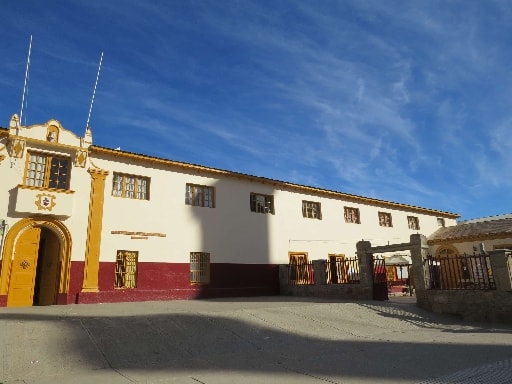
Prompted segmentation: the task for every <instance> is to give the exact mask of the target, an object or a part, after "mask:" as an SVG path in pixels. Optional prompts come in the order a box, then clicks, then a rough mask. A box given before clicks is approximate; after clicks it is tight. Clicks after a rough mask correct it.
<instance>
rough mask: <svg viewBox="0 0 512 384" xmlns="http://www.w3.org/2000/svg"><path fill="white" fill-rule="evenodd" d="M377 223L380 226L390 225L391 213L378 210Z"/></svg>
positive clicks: (391, 224)
mask: <svg viewBox="0 0 512 384" xmlns="http://www.w3.org/2000/svg"><path fill="white" fill-rule="evenodd" d="M379 225H380V226H381V227H392V226H393V222H392V221H391V213H389V212H379Z"/></svg>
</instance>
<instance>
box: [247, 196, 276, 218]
mask: <svg viewBox="0 0 512 384" xmlns="http://www.w3.org/2000/svg"><path fill="white" fill-rule="evenodd" d="M250 207H251V212H257V213H270V214H272V215H273V214H274V213H275V212H274V196H272V195H263V194H260V193H253V192H251V195H250Z"/></svg>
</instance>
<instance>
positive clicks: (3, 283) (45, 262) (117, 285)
mask: <svg viewBox="0 0 512 384" xmlns="http://www.w3.org/2000/svg"><path fill="white" fill-rule="evenodd" d="M0 179H1V180H2V182H1V183H0V202H1V203H0V231H1V232H0V255H1V260H0V306H6V305H7V306H20V305H24V306H30V305H51V304H68V303H98V302H115V301H142V300H169V299H191V298H200V297H226V296H248V295H268V294H277V293H279V279H278V265H279V264H287V263H288V262H289V261H290V259H291V258H293V257H297V255H301V257H302V258H306V259H309V260H313V259H326V258H327V257H328V255H340V254H343V255H347V256H354V255H355V251H356V249H355V246H356V243H357V241H359V240H361V239H365V240H371V241H372V244H383V245H384V244H388V243H390V242H391V243H396V242H402V241H408V239H409V236H410V235H411V234H413V233H422V234H425V235H430V234H432V233H433V232H435V231H436V230H437V229H438V228H439V227H440V226H450V225H454V224H455V223H456V221H455V220H456V218H457V217H458V215H456V214H453V213H449V212H443V211H438V210H435V209H428V208H422V207H416V206H410V205H406V204H401V203H396V202H390V201H383V200H378V199H373V198H368V197H364V196H357V195H351V194H346V193H342V192H337V191H331V190H325V189H321V188H316V187H310V186H304V185H298V184H294V183H289V182H283V181H277V180H272V179H268V178H264V177H257V176H252V175H247V174H242V173H236V172H230V171H226V170H221V169H215V168H210V167H205V166H201V165H195V164H190V163H184V162H178V161H173V160H168V159H162V158H156V157H152V156H147V155H143V154H136V153H130V152H126V151H121V150H115V149H111V148H105V147H100V146H95V145H93V144H92V133H91V131H90V129H87V130H86V132H85V133H84V135H83V137H79V136H78V135H76V134H75V133H73V132H71V131H69V130H67V129H65V128H64V127H62V126H61V124H60V123H59V122H58V121H57V120H50V121H48V122H46V123H44V124H37V125H32V126H21V125H20V123H19V119H18V117H17V116H16V115H14V116H13V117H12V118H11V120H10V123H9V127H8V128H0Z"/></svg>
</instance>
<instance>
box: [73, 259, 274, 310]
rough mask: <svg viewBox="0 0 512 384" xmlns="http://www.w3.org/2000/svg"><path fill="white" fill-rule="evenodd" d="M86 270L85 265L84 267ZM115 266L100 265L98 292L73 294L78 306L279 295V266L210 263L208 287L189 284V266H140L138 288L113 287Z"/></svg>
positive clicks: (141, 264)
mask: <svg viewBox="0 0 512 384" xmlns="http://www.w3.org/2000/svg"><path fill="white" fill-rule="evenodd" d="M82 270H83V266H82ZM114 271H115V263H101V264H100V271H99V282H98V285H99V292H80V291H81V289H79V290H77V291H75V292H74V293H73V292H71V290H70V294H69V295H68V297H70V296H71V297H73V296H74V297H75V303H84V304H85V303H88V304H89V303H113V302H126V301H132V302H133V301H152V300H187V299H201V298H215V297H241V296H268V295H278V294H279V276H278V266H277V265H266V264H225V263H222V264H211V265H210V277H211V281H210V284H208V285H193V284H190V281H189V276H190V266H189V264H188V263H172V264H171V263H139V264H138V271H137V288H134V289H117V288H114V275H115V273H114Z"/></svg>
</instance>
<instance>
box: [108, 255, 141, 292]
mask: <svg viewBox="0 0 512 384" xmlns="http://www.w3.org/2000/svg"><path fill="white" fill-rule="evenodd" d="M138 258H139V253H138V252H136V251H117V255H116V270H115V282H114V284H115V285H114V286H115V288H137V261H138Z"/></svg>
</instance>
